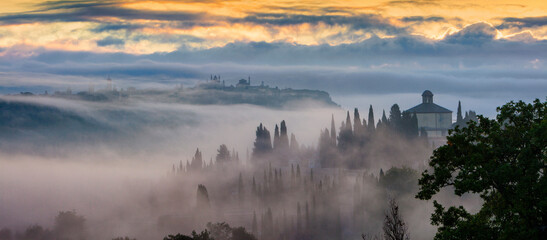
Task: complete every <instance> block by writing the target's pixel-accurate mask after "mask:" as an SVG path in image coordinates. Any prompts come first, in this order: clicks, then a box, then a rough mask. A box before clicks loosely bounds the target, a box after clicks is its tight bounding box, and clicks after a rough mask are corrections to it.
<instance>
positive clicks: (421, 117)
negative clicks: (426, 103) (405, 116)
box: [416, 113, 452, 137]
mask: <svg viewBox="0 0 547 240" xmlns="http://www.w3.org/2000/svg"><path fill="white" fill-rule="evenodd" d="M416 117H417V118H418V128H419V129H421V128H425V130H426V131H427V136H428V137H442V136H446V135H448V129H450V127H451V126H452V113H418V114H416Z"/></svg>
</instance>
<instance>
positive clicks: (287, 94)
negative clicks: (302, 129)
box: [20, 79, 338, 108]
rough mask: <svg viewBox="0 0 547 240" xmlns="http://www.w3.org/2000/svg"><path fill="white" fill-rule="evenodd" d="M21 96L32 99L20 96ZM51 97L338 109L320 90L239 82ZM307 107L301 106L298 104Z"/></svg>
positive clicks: (26, 94)
mask: <svg viewBox="0 0 547 240" xmlns="http://www.w3.org/2000/svg"><path fill="white" fill-rule="evenodd" d="M20 95H25V96H28V95H33V94H32V93H29V92H22V93H21V94H20ZM48 96H51V97H59V98H65V99H76V100H84V101H91V102H111V101H127V100H130V99H136V100H141V101H146V102H162V103H186V104H197V105H211V104H217V105H232V104H252V105H258V106H264V107H270V108H283V107H292V106H294V105H296V106H310V105H318V106H338V104H336V103H335V102H334V101H332V99H331V97H330V95H329V93H327V92H325V91H320V90H308V89H291V88H286V89H280V88H278V87H269V86H267V85H264V84H263V83H262V84H261V85H258V86H251V85H250V84H249V83H248V82H247V81H246V80H244V79H242V80H240V82H239V83H238V84H237V85H236V86H233V85H230V86H225V85H224V82H222V83H221V82H220V81H214V80H213V81H209V82H205V83H202V84H199V85H197V86H195V87H193V88H184V89H183V88H182V87H177V88H174V89H164V90H160V89H135V88H132V87H131V88H128V89H119V90H118V89H115V88H111V89H103V90H100V91H93V90H89V91H83V92H78V93H76V94H73V93H72V92H71V91H70V90H67V91H65V92H55V93H53V94H51V95H48ZM303 102H304V103H306V104H300V103H303Z"/></svg>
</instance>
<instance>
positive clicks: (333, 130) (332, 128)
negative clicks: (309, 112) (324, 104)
mask: <svg viewBox="0 0 547 240" xmlns="http://www.w3.org/2000/svg"><path fill="white" fill-rule="evenodd" d="M330 138H331V141H332V145H334V146H336V126H334V114H332V119H331V121H330Z"/></svg>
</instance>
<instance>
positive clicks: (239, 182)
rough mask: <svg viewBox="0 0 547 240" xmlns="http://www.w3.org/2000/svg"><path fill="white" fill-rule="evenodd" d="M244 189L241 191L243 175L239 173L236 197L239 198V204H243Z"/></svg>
mask: <svg viewBox="0 0 547 240" xmlns="http://www.w3.org/2000/svg"><path fill="white" fill-rule="evenodd" d="M243 191H244V189H243V175H242V174H241V173H239V181H238V183H237V193H238V197H239V202H240V203H241V202H243V197H244V192H243Z"/></svg>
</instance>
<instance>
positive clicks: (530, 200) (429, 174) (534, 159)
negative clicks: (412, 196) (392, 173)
mask: <svg viewBox="0 0 547 240" xmlns="http://www.w3.org/2000/svg"><path fill="white" fill-rule="evenodd" d="M497 110H498V112H499V114H498V116H497V117H496V119H488V118H485V117H482V116H479V117H478V119H479V121H478V122H469V125H468V126H467V127H465V128H462V129H460V128H456V129H455V130H454V131H452V132H451V135H450V136H448V137H447V144H446V145H444V146H442V147H439V148H438V149H436V150H435V151H434V153H433V156H432V157H431V161H430V163H429V165H430V166H431V167H432V170H430V171H425V172H424V173H423V174H422V177H421V179H420V180H419V185H420V191H419V193H418V195H417V197H418V198H420V199H424V200H427V199H431V198H432V197H433V195H435V194H436V193H438V192H439V191H440V190H441V188H445V187H451V188H453V189H454V193H455V194H456V195H458V196H462V195H463V194H466V193H471V194H478V195H479V196H480V197H481V198H482V200H483V205H482V208H481V209H480V210H479V211H478V212H477V213H469V212H468V211H466V210H465V209H464V208H463V207H461V206H460V207H453V206H452V207H449V208H448V209H446V208H445V207H443V206H442V205H441V204H439V203H438V202H436V201H434V202H433V203H434V206H435V212H434V213H433V215H432V217H431V221H432V223H433V224H434V225H438V226H439V228H438V232H437V235H436V236H435V239H542V238H543V239H545V237H546V236H545V235H546V231H547V230H546V228H547V211H546V210H547V179H546V178H545V173H546V170H547V169H546V167H547V164H546V163H547V102H541V101H540V100H538V99H536V100H535V101H534V102H533V103H531V104H526V103H524V102H522V101H519V102H517V103H515V102H509V103H507V104H506V105H504V106H502V107H498V109H497Z"/></svg>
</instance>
